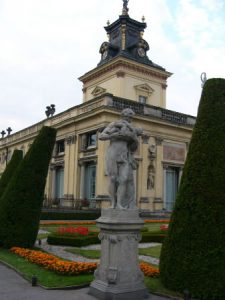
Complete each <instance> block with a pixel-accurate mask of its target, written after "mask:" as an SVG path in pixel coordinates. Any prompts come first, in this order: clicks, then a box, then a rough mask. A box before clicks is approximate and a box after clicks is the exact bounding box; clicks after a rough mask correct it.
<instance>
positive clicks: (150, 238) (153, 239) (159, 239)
mask: <svg viewBox="0 0 225 300" xmlns="http://www.w3.org/2000/svg"><path fill="white" fill-rule="evenodd" d="M165 236H166V235H165V233H161V232H143V233H142V238H141V241H140V243H163V241H164V239H165Z"/></svg>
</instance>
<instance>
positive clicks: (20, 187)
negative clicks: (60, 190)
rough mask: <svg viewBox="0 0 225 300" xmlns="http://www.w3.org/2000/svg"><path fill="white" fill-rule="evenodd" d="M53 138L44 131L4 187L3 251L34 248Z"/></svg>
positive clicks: (1, 213) (0, 222) (50, 132)
mask: <svg viewBox="0 0 225 300" xmlns="http://www.w3.org/2000/svg"><path fill="white" fill-rule="evenodd" d="M55 137H56V130H55V129H53V128H50V127H43V128H42V129H41V131H40V132H39V134H38V136H37V137H36V139H35V140H34V143H33V144H32V146H31V148H30V149H29V151H28V152H27V154H26V155H25V157H24V159H23V161H22V162H21V164H20V165H19V167H18V168H17V170H16V172H15V173H14V176H13V178H12V179H11V181H10V182H9V184H8V185H7V188H6V190H5V192H4V194H3V196H2V198H1V204H2V205H1V207H0V216H1V218H0V238H1V239H2V240H1V241H0V243H1V244H2V245H3V247H6V248H10V247H12V246H20V247H32V246H33V245H34V242H35V240H36V236H37V233H38V227H39V219H40V213H41V207H42V203H43V199H44V188H45V182H46V177H47V173H48V165H49V161H50V159H51V154H52V150H53V147H54V143H55Z"/></svg>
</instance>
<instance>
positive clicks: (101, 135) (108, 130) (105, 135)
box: [98, 123, 115, 141]
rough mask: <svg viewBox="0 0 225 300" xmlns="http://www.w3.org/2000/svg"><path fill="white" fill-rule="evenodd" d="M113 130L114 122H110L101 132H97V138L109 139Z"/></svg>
mask: <svg viewBox="0 0 225 300" xmlns="http://www.w3.org/2000/svg"><path fill="white" fill-rule="evenodd" d="M114 131H115V127H114V123H111V124H109V125H108V126H107V127H106V128H105V129H104V130H103V131H102V132H101V133H99V136H98V138H99V139H100V140H101V141H105V140H110V138H111V136H112V134H113V132H114Z"/></svg>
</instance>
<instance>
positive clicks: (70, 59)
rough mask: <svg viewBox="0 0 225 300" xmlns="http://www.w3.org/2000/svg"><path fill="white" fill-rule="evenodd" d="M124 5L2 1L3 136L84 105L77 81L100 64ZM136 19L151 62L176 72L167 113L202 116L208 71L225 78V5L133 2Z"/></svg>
mask: <svg viewBox="0 0 225 300" xmlns="http://www.w3.org/2000/svg"><path fill="white" fill-rule="evenodd" d="M121 11H122V0H113V1H110V0H104V1H103V0H89V1H79V0H0V131H1V130H3V129H6V128H7V127H8V126H11V127H12V129H13V132H15V131H18V130H20V129H23V128H24V127H28V126H30V125H32V124H33V123H36V122H39V121H41V120H42V119H44V118H45V107H46V106H47V105H49V104H51V103H54V104H55V105H56V111H57V112H58V113H59V112H62V111H63V110H66V109H68V108H69V107H71V106H74V105H77V104H80V103H81V102H82V92H81V90H82V84H81V82H80V81H79V80H78V79H77V78H78V77H80V76H81V75H83V74H84V73H86V72H88V71H89V70H91V69H92V68H95V67H96V65H97V63H98V62H99V60H100V54H99V48H100V45H101V44H102V42H104V41H107V36H106V33H105V30H104V28H103V26H105V25H106V22H107V20H109V21H110V22H113V21H115V20H116V19H117V18H118V16H119V15H120V14H121ZM129 15H130V17H131V18H133V19H136V20H138V21H141V18H142V16H143V15H144V16H145V18H146V22H147V25H148V27H147V29H146V30H145V34H144V39H146V40H147V41H148V43H149V45H150V51H149V52H148V56H149V58H150V59H151V60H152V61H153V62H155V63H157V64H159V65H161V66H163V67H164V68H166V70H167V71H169V72H172V73H173V76H172V77H170V79H169V80H168V88H167V108H168V109H172V110H175V111H179V112H183V113H187V114H191V115H196V113H197V107H198V103H199V99H200V95H201V80H200V74H201V73H202V72H206V73H207V77H208V78H212V77H223V78H224V77H225V1H224V0H130V1H129Z"/></svg>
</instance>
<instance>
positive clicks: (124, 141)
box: [99, 108, 142, 209]
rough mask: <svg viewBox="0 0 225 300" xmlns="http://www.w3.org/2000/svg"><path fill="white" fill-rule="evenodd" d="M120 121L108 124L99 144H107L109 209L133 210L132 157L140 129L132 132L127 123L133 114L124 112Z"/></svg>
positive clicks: (140, 132) (100, 135)
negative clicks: (107, 141)
mask: <svg viewBox="0 0 225 300" xmlns="http://www.w3.org/2000/svg"><path fill="white" fill-rule="evenodd" d="M121 115H122V119H121V120H118V121H115V122H112V123H110V124H109V125H108V126H107V127H106V128H105V129H104V130H103V132H102V133H100V134H99V139H100V140H103V141H104V140H110V145H109V147H108V149H107V154H106V174H107V175H108V176H109V194H110V197H111V201H112V203H111V204H112V205H111V208H119V209H129V208H130V209H132V208H135V207H136V203H135V202H136V201H135V187H134V177H133V170H135V169H136V168H137V162H136V160H135V158H134V156H133V154H134V152H135V151H136V150H137V148H138V136H139V135H141V134H142V129H141V128H134V127H133V126H132V125H131V124H130V122H131V117H132V116H133V115H134V112H133V111H132V110H131V109H130V108H126V109H124V110H123V111H122V113H121Z"/></svg>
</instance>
